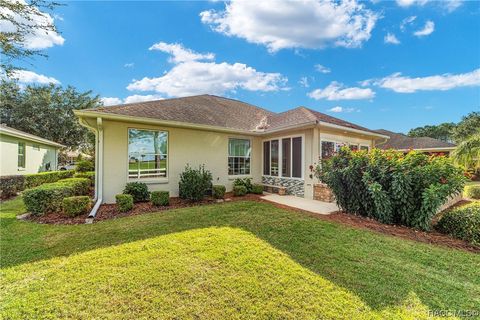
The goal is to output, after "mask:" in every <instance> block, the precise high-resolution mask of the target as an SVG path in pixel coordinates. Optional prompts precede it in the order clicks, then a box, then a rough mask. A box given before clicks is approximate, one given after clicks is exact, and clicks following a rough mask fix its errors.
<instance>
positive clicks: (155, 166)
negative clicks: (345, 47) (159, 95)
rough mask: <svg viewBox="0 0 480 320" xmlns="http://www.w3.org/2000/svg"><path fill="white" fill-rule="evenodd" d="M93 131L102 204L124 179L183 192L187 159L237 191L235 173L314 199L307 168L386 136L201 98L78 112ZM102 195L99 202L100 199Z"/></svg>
mask: <svg viewBox="0 0 480 320" xmlns="http://www.w3.org/2000/svg"><path fill="white" fill-rule="evenodd" d="M75 114H76V115H77V116H78V117H79V120H80V123H81V124H82V125H84V126H86V127H88V128H90V129H91V130H93V131H94V132H95V133H96V136H97V139H96V141H97V146H96V148H95V149H96V150H98V151H97V154H96V157H95V160H96V168H97V170H96V173H97V181H96V186H97V188H96V190H97V194H96V197H97V199H98V200H97V204H99V203H100V202H104V203H105V202H106V203H113V202H115V195H116V194H118V193H121V192H122V190H123V188H124V186H125V184H126V183H127V182H131V181H141V182H145V183H147V184H148V186H149V188H150V190H167V191H169V192H170V195H171V196H177V195H178V182H179V175H180V173H181V172H182V171H183V170H184V168H185V165H186V164H190V165H191V166H193V167H197V166H198V165H200V164H205V168H206V169H208V170H210V171H211V172H212V175H213V183H214V184H222V185H225V186H226V187H227V190H232V183H233V180H234V179H235V178H243V177H250V178H252V179H253V181H254V182H258V183H264V184H269V185H277V186H280V185H281V186H284V187H286V190H287V193H289V194H295V195H297V196H301V197H306V198H312V197H313V184H314V183H316V181H315V178H313V177H312V176H311V173H312V172H311V171H310V168H309V167H310V165H313V164H315V163H318V162H319V160H320V158H321V157H324V158H325V157H330V156H331V155H332V154H333V153H334V152H335V150H337V149H338V148H340V147H341V146H343V145H348V146H350V148H352V149H370V148H372V147H373V146H374V145H375V142H376V141H377V140H379V141H385V140H386V139H388V137H387V136H385V135H383V134H380V133H378V132H375V131H372V130H369V129H367V128H364V127H361V126H358V125H355V124H352V123H349V122H346V121H343V120H340V119H337V118H334V117H331V116H328V115H326V114H323V113H320V112H317V111H314V110H310V109H307V108H305V107H298V108H295V109H292V110H289V111H286V112H282V113H273V112H270V111H268V110H265V109H262V108H259V107H256V106H253V105H251V104H247V103H244V102H241V101H237V100H232V99H227V98H222V97H217V96H212V95H200V96H192V97H185V98H175V99H167V100H159V101H149V102H140V103H133V104H125V105H118V106H111V107H102V108H97V109H88V110H76V111H75ZM100 200H101V201H100Z"/></svg>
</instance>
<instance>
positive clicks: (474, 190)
mask: <svg viewBox="0 0 480 320" xmlns="http://www.w3.org/2000/svg"><path fill="white" fill-rule="evenodd" d="M464 195H465V197H467V198H470V199H480V185H476V186H466V187H465V192H464Z"/></svg>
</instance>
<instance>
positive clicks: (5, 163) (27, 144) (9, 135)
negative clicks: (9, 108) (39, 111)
mask: <svg viewBox="0 0 480 320" xmlns="http://www.w3.org/2000/svg"><path fill="white" fill-rule="evenodd" d="M63 147H64V146H63V145H61V144H59V143H56V142H53V141H50V140H47V139H44V138H41V137H38V136H35V135H32V134H29V133H26V132H23V131H20V130H16V129H13V128H10V127H7V126H5V125H3V124H2V125H0V175H1V176H7V175H18V174H29V173H38V172H42V171H50V170H56V169H57V161H58V150H59V149H60V148H63Z"/></svg>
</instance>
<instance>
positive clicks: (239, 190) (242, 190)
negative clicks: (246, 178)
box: [233, 186, 247, 197]
mask: <svg viewBox="0 0 480 320" xmlns="http://www.w3.org/2000/svg"><path fill="white" fill-rule="evenodd" d="M246 194H247V188H246V187H245V186H234V187H233V195H234V196H235V197H240V196H244V195H246Z"/></svg>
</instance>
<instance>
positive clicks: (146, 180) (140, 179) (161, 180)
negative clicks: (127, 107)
mask: <svg viewBox="0 0 480 320" xmlns="http://www.w3.org/2000/svg"><path fill="white" fill-rule="evenodd" d="M131 129H132V130H142V131H152V132H166V133H167V153H166V156H167V170H166V171H167V172H166V177H148V176H143V177H138V176H137V177H130V172H129V171H130V170H129V165H130V162H129V161H130V153H129V151H128V146H129V145H130V130H131ZM169 177H170V132H169V131H168V130H165V129H160V128H159V129H151V128H138V127H128V128H127V182H131V181H135V182H144V183H146V184H149V183H168V179H169Z"/></svg>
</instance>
